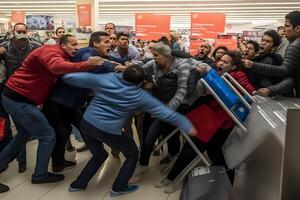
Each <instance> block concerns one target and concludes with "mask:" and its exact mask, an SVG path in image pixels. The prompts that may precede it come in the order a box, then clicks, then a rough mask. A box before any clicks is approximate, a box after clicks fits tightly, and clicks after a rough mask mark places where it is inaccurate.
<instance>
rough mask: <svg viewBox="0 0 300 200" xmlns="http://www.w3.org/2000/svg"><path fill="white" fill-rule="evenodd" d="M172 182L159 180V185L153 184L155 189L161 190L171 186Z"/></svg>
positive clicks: (165, 179)
mask: <svg viewBox="0 0 300 200" xmlns="http://www.w3.org/2000/svg"><path fill="white" fill-rule="evenodd" d="M171 182H172V181H170V180H169V179H167V178H164V179H163V180H161V181H160V182H159V183H157V184H155V187H156V188H163V187H166V186H168V185H169V184H171Z"/></svg>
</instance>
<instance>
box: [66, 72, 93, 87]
mask: <svg viewBox="0 0 300 200" xmlns="http://www.w3.org/2000/svg"><path fill="white" fill-rule="evenodd" d="M97 79H99V75H97V74H91V73H87V72H80V73H69V74H66V75H64V76H63V77H62V79H61V80H62V81H63V82H64V83H66V84H69V85H72V86H75V87H80V88H88V89H92V90H93V89H94V88H95V86H96V84H95V83H96V81H97Z"/></svg>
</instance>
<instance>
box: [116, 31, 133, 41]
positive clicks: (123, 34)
mask: <svg viewBox="0 0 300 200" xmlns="http://www.w3.org/2000/svg"><path fill="white" fill-rule="evenodd" d="M121 36H125V37H128V39H129V38H130V36H129V34H127V33H124V32H119V33H117V40H118V39H120V37H121Z"/></svg>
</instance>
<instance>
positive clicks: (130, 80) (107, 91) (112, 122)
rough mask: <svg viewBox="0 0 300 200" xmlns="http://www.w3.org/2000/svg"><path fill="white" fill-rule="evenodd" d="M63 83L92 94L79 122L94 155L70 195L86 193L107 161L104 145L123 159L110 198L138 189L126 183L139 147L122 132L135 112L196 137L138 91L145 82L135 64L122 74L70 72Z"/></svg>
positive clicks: (188, 126) (183, 120)
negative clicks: (164, 122) (89, 183)
mask: <svg viewBox="0 0 300 200" xmlns="http://www.w3.org/2000/svg"><path fill="white" fill-rule="evenodd" d="M63 80H64V81H65V82H66V83H68V84H70V85H73V86H77V87H84V88H88V89H91V90H92V91H93V92H94V95H95V96H94V98H93V99H92V101H91V102H90V105H89V106H88V108H87V110H86V112H85V113H84V116H83V120H82V122H81V130H82V131H83V138H84V139H85V142H86V145H87V147H88V149H89V150H90V151H91V153H92V155H93V156H92V158H91V159H90V160H89V161H88V163H87V164H86V166H85V168H84V169H83V170H82V172H81V174H80V175H79V176H78V177H77V179H76V180H75V181H73V182H72V183H71V185H70V188H69V191H70V192H74V191H81V190H85V189H86V187H87V185H88V182H89V181H90V180H91V178H92V177H93V176H94V175H95V173H96V172H97V171H98V169H99V168H100V166H101V165H102V164H103V162H104V161H105V160H106V159H107V157H108V153H107V152H106V150H105V149H104V147H103V143H105V144H107V145H108V146H110V147H111V148H114V149H116V150H119V151H121V152H122V153H123V155H124V156H125V158H126V160H125V162H124V163H123V166H122V167H121V169H120V172H119V174H118V176H117V178H116V179H115V181H114V183H113V186H112V190H111V196H118V195H122V194H126V193H129V192H134V191H136V190H137V189H138V186H137V185H129V184H128V181H129V179H130V178H131V177H132V175H133V172H134V170H135V167H136V164H137V161H138V148H137V146H136V144H135V142H134V140H133V138H132V137H130V136H128V135H127V134H124V133H122V127H123V126H124V124H125V123H126V121H127V119H128V118H129V117H130V116H131V115H132V113H133V112H135V111H137V110H142V111H145V112H149V113H151V114H152V115H153V116H154V117H157V118H159V119H161V120H163V121H166V122H168V123H171V124H172V125H174V126H178V127H179V128H180V129H181V130H183V131H184V132H185V133H188V134H190V135H196V130H195V129H194V127H193V126H192V124H191V123H190V121H189V120H188V119H187V118H186V117H184V116H183V115H181V114H179V113H176V112H174V111H172V110H171V109H170V108H168V107H167V106H165V105H164V104H163V103H161V102H160V101H158V100H157V99H155V98H154V97H152V96H151V94H149V93H148V92H146V91H145V90H143V89H141V88H139V86H140V85H142V83H143V80H144V71H143V69H142V68H140V67H139V66H138V65H133V66H131V67H128V68H127V69H126V70H125V71H124V73H119V74H117V73H107V74H91V73H72V74H68V75H65V76H64V77H63Z"/></svg>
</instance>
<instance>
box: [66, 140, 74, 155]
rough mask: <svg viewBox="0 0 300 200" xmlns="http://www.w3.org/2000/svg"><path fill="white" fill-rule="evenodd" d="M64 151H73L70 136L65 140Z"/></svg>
mask: <svg viewBox="0 0 300 200" xmlns="http://www.w3.org/2000/svg"><path fill="white" fill-rule="evenodd" d="M66 151H68V152H73V151H75V147H74V146H73V145H72V143H71V140H70V138H69V139H68V140H67V144H66Z"/></svg>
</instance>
